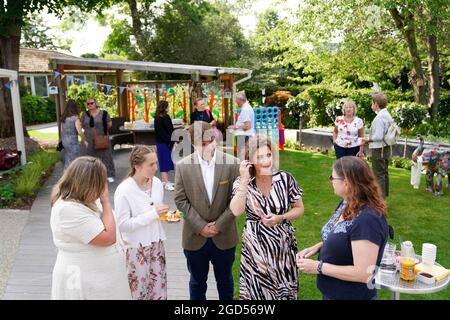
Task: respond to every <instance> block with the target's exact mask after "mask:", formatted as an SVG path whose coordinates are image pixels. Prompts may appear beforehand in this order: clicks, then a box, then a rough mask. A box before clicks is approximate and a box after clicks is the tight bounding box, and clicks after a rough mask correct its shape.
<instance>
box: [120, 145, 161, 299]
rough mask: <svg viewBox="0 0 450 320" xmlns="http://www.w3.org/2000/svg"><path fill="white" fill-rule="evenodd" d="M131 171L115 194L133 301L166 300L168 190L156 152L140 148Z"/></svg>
mask: <svg viewBox="0 0 450 320" xmlns="http://www.w3.org/2000/svg"><path fill="white" fill-rule="evenodd" d="M129 161H130V166H131V171H130V174H129V175H128V178H127V179H125V180H124V181H123V182H122V183H121V184H120V185H119V186H118V187H117V190H116V192H115V194H114V204H115V211H116V214H117V225H118V227H119V231H120V233H121V235H122V239H123V242H124V244H125V246H126V247H127V251H126V260H127V271H128V282H129V285H130V289H131V295H132V297H133V300H166V299H167V275H166V258H165V249H164V243H163V241H164V240H166V235H165V233H164V229H163V227H162V225H161V221H160V219H159V217H160V216H162V215H164V214H167V212H168V210H169V206H167V205H165V204H163V199H164V188H163V185H162V183H161V180H159V179H158V178H157V177H155V173H156V170H157V169H158V159H157V157H156V152H155V150H154V149H152V148H150V147H148V146H144V145H137V146H135V147H134V148H133V150H132V151H131V154H130V159H129Z"/></svg>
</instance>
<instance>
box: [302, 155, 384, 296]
mask: <svg viewBox="0 0 450 320" xmlns="http://www.w3.org/2000/svg"><path fill="white" fill-rule="evenodd" d="M329 179H330V182H331V184H332V185H333V189H334V192H335V194H336V195H338V196H339V197H341V198H342V201H341V202H340V203H339V205H338V206H337V208H336V211H335V213H334V214H333V215H332V216H331V218H330V220H329V221H328V222H327V223H326V224H325V225H324V226H323V228H322V241H321V242H319V243H317V244H315V245H314V246H312V247H309V248H306V249H304V250H302V251H300V252H299V253H298V254H297V266H298V268H299V270H300V272H303V273H307V274H317V287H318V288H319V290H320V291H321V292H322V295H323V298H324V299H325V300H350V299H358V300H373V299H376V298H377V290H376V289H375V288H374V285H373V282H372V281H373V275H374V272H375V268H376V267H377V266H379V265H380V262H381V258H382V257H383V250H384V246H385V244H386V241H387V237H388V234H389V226H388V223H387V221H386V216H387V206H386V202H385V200H384V199H383V195H382V193H381V189H380V187H379V185H378V184H377V183H376V180H375V176H374V175H373V173H372V171H371V170H370V168H369V166H368V165H367V163H366V162H365V161H364V160H362V159H360V158H358V157H342V158H340V159H338V160H336V161H335V163H334V165H333V171H332V174H331V176H330V178H329ZM317 253H319V259H318V260H317V261H315V260H312V259H310V258H311V257H312V256H314V255H316V254H317Z"/></svg>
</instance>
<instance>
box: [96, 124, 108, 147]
mask: <svg viewBox="0 0 450 320" xmlns="http://www.w3.org/2000/svg"><path fill="white" fill-rule="evenodd" d="M93 132H94V149H95V150H105V149H109V147H110V143H109V136H99V135H98V134H97V130H96V129H95V128H94V130H93Z"/></svg>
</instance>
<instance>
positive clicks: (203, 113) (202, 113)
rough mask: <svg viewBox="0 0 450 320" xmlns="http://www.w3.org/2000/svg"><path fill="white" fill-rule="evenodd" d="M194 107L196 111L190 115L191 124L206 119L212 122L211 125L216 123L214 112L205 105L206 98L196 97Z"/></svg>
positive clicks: (205, 120)
mask: <svg viewBox="0 0 450 320" xmlns="http://www.w3.org/2000/svg"><path fill="white" fill-rule="evenodd" d="M194 109H195V111H194V112H192V113H191V115H190V120H191V124H193V123H194V122H195V121H204V122H207V123H209V124H211V126H214V125H216V120H214V117H213V115H212V113H211V112H210V111H209V109H208V108H207V107H206V106H205V100H204V99H203V98H197V99H195V101H194Z"/></svg>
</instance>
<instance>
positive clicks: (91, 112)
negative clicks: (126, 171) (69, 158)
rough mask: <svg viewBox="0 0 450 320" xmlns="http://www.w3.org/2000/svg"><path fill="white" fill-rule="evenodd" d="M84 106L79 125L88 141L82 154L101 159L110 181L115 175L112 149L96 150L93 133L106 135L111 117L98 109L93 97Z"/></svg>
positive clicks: (110, 125)
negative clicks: (85, 109)
mask: <svg viewBox="0 0 450 320" xmlns="http://www.w3.org/2000/svg"><path fill="white" fill-rule="evenodd" d="M86 107H87V111H86V112H85V113H83V115H82V116H81V125H82V127H83V129H84V134H85V135H86V141H87V142H88V143H87V145H86V146H85V148H84V150H83V149H82V154H84V155H88V156H92V157H96V158H99V159H100V160H102V162H103V163H104V164H105V166H106V170H107V171H108V181H109V182H111V183H112V182H114V178H115V176H116V168H115V166H114V160H113V156H112V150H111V148H107V149H103V150H97V149H95V145H94V134H97V135H99V136H106V135H108V130H109V129H110V128H111V127H112V121H111V118H110V117H109V114H108V112H106V111H105V110H102V109H100V107H99V105H98V104H97V101H96V100H95V99H94V98H89V99H88V100H87V101H86ZM94 131H95V132H94Z"/></svg>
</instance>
